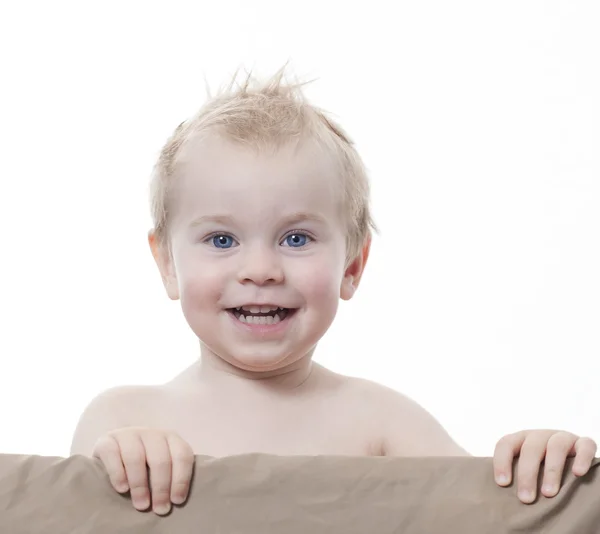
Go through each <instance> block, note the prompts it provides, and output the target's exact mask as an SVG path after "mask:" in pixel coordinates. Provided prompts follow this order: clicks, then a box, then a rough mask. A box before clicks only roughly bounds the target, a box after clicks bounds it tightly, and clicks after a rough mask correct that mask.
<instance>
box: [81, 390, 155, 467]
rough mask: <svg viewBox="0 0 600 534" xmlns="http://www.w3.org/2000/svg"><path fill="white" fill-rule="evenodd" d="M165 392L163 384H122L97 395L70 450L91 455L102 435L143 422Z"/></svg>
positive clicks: (85, 413)
mask: <svg viewBox="0 0 600 534" xmlns="http://www.w3.org/2000/svg"><path fill="white" fill-rule="evenodd" d="M162 395H163V389H162V387H161V386H118V387H114V388H109V389H107V390H105V391H102V392H101V393H100V394H98V395H97V396H96V397H94V398H93V399H92V400H91V401H90V402H89V404H88V405H87V406H86V407H85V409H84V410H83V413H82V414H81V416H80V417H79V420H78V422H77V425H76V427H75V432H74V434H73V438H72V441H71V450H70V454H71V455H75V454H82V455H85V456H91V454H92V450H93V448H94V445H95V443H96V441H97V440H98V438H100V437H101V436H102V435H104V434H106V433H107V432H110V431H111V430H115V429H117V428H123V427H126V426H141V424H142V423H141V422H142V421H144V420H145V419H146V418H147V417H146V414H148V413H152V411H153V407H155V406H157V405H158V404H159V401H160V397H161V396H162Z"/></svg>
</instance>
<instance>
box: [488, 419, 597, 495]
mask: <svg viewBox="0 0 600 534" xmlns="http://www.w3.org/2000/svg"><path fill="white" fill-rule="evenodd" d="M596 450H597V445H596V443H595V442H594V441H592V440H591V439H589V438H580V437H578V436H575V435H574V434H570V433H569V432H560V431H558V430H524V431H522V432H517V433H516V434H509V435H507V436H504V437H503V438H502V439H501V440H500V441H499V442H498V444H497V445H496V450H495V453H494V474H495V478H496V482H497V483H498V484H499V485H500V486H507V485H508V484H510V482H511V478H512V466H513V460H514V458H515V457H516V456H519V463H518V470H517V473H518V475H517V489H518V495H519V499H520V500H521V501H522V502H524V503H528V504H529V503H532V502H533V501H534V500H535V498H536V496H537V483H538V474H539V471H540V465H541V463H542V461H544V460H545V465H544V476H543V482H542V494H543V495H545V496H546V497H554V496H555V495H556V494H557V493H558V490H559V488H560V483H561V479H562V474H563V470H564V467H565V462H566V460H567V458H568V457H570V456H575V462H574V463H573V474H574V475H575V476H583V475H585V474H586V473H587V472H588V470H589V469H590V467H591V465H592V461H593V460H594V455H595V454H596Z"/></svg>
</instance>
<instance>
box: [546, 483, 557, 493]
mask: <svg viewBox="0 0 600 534" xmlns="http://www.w3.org/2000/svg"><path fill="white" fill-rule="evenodd" d="M555 493H556V486H555V485H554V484H544V494H545V495H554V494H555Z"/></svg>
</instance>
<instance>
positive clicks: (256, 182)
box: [157, 138, 366, 371]
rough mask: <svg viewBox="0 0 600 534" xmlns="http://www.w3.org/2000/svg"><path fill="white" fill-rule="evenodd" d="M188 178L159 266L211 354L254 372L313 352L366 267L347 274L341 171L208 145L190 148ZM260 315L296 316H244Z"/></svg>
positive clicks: (286, 154) (180, 187) (308, 156)
mask: <svg viewBox="0 0 600 534" xmlns="http://www.w3.org/2000/svg"><path fill="white" fill-rule="evenodd" d="M178 169H179V174H178V176H176V178H175V179H176V183H177V189H176V191H175V192H174V197H173V202H174V203H173V207H174V211H175V215H174V217H173V219H172V221H171V226H170V237H171V245H172V255H173V258H172V261H169V260H167V259H165V258H163V259H162V260H159V259H158V258H157V260H158V261H159V266H161V261H162V262H164V263H162V267H161V271H162V274H163V279H164V280H165V285H166V287H167V291H168V294H169V296H170V297H171V298H173V299H177V298H179V299H180V300H181V306H182V310H183V313H184V315H185V318H186V320H187V322H188V323H189V325H190V327H191V328H192V330H193V331H194V333H195V334H196V335H197V336H198V337H199V339H200V340H201V341H202V342H203V344H204V346H205V350H206V349H208V350H210V351H212V352H213V353H214V354H216V355H217V356H219V357H220V358H222V359H224V360H226V361H227V362H229V363H230V364H232V365H235V366H236V367H238V368H241V369H245V370H250V371H252V370H255V371H267V370H275V369H277V368H281V367H284V366H286V365H288V364H290V363H293V362H295V361H297V360H299V359H300V358H303V357H305V356H306V355H307V354H309V353H311V352H312V350H313V349H314V346H315V345H316V343H317V342H318V341H319V339H320V338H321V337H322V336H323V334H324V333H325V332H326V330H327V329H328V328H329V326H330V325H331V323H332V321H333V319H334V316H335V314H336V311H337V307H338V302H339V298H340V297H341V298H344V299H349V298H350V297H351V296H352V294H353V292H354V290H355V288H356V285H357V283H358V281H359V278H360V275H361V271H362V268H363V263H364V262H363V261H362V260H361V259H359V260H357V261H355V262H354V263H353V264H352V265H351V266H350V267H348V268H345V266H344V263H345V254H346V242H345V236H346V222H345V216H344V212H343V205H342V186H341V184H340V183H339V178H338V177H337V176H336V174H335V172H334V167H333V164H332V163H331V162H329V161H328V159H327V158H326V157H325V156H324V155H323V154H320V153H318V152H317V150H316V149H315V148H314V147H311V146H308V145H306V146H303V147H302V148H300V149H298V151H297V152H296V153H294V152H293V150H292V149H291V148H289V147H288V148H282V149H281V150H279V151H278V152H277V153H276V154H272V153H271V154H270V155H266V154H265V155H259V154H257V153H256V152H252V151H250V150H249V149H243V148H241V147H240V146H236V145H233V144H231V143H228V142H226V141H223V140H220V139H218V138H209V139H204V140H203V141H201V142H200V141H197V142H195V143H192V144H191V145H190V146H188V147H187V148H186V150H185V152H184V153H183V154H182V157H181V162H180V164H179V167H178ZM364 259H366V257H365V258H364ZM252 305H255V306H256V305H264V306H266V307H269V308H270V307H280V308H284V309H286V310H287V311H284V312H281V311H280V312H279V313H277V314H273V313H270V315H268V316H265V317H264V318H260V319H259V318H249V312H248V313H245V312H244V311H243V310H241V315H242V316H243V317H241V316H240V310H238V309H236V308H240V307H244V306H252ZM250 311H254V312H256V311H257V310H256V309H253V310H250ZM263 312H264V313H266V312H267V310H265V309H263Z"/></svg>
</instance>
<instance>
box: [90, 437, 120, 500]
mask: <svg viewBox="0 0 600 534" xmlns="http://www.w3.org/2000/svg"><path fill="white" fill-rule="evenodd" d="M92 457H93V458H98V459H99V460H100V461H101V462H102V464H103V465H104V469H105V470H106V473H107V474H108V478H109V480H110V483H111V485H112V487H113V488H115V490H117V491H118V492H119V493H125V492H126V491H128V490H129V484H128V483H127V474H126V473H125V467H124V466H123V462H122V460H121V450H120V448H119V444H118V443H117V441H116V440H115V439H114V438H113V437H112V436H110V435H106V436H102V437H101V438H100V439H99V440H98V441H97V442H96V445H95V446H94V450H93V452H92Z"/></svg>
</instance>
